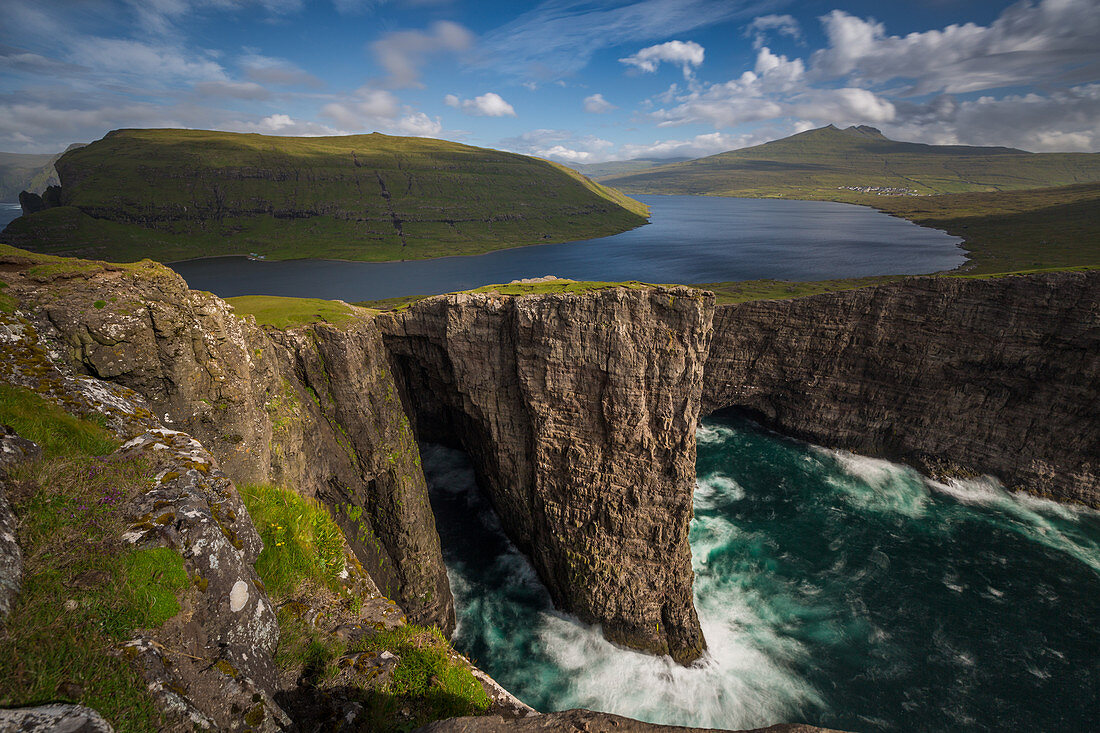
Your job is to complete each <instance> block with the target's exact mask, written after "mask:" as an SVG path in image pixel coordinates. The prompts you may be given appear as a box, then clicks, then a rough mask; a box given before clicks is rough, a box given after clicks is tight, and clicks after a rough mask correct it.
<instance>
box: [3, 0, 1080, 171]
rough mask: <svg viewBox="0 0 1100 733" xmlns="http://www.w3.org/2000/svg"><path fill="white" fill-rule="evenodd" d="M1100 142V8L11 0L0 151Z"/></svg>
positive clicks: (641, 149) (494, 0)
mask: <svg viewBox="0 0 1100 733" xmlns="http://www.w3.org/2000/svg"><path fill="white" fill-rule="evenodd" d="M830 123H831V124H836V125H838V126H847V125H852V124H867V125H872V126H874V127H878V128H879V129H881V130H882V131H883V132H884V133H885V134H886V135H887V136H888V137H891V138H894V139H898V140H911V141H917V142H927V143H936V144H967V145H1005V146H1012V147H1019V148H1023V149H1025V150H1031V151H1037V152H1046V151H1098V150H1100V0H1033V1H1029V0H1024V1H1023V2H1017V3H1007V2H989V1H984V0H921V1H919V2H916V1H914V2H909V1H904V0H894V1H890V0H887V1H886V2H883V1H882V0H874V1H871V0H802V1H798V2H795V1H791V0H635V1H633V2H631V1H628V0H543V1H542V2H521V1H518V0H517V1H506V0H503V1H502V0H317V1H313V0H37V1H35V2H27V1H26V0H0V150H3V151H7V152H22V153H52V152H57V151H60V150H63V149H64V148H65V147H66V146H68V145H69V144H70V143H74V142H91V141H92V140H96V139H98V138H100V137H102V136H103V135H104V134H105V133H107V132H108V131H110V130H112V129H117V128H123V127H187V128H199V129H218V130H233V131H240V132H258V133H264V134H272V135H340V134H350V133H365V132H374V131H378V132H383V133H387V134H395V135H418V136H429V137H437V138H443V139H447V140H454V141H458V142H463V143H468V144H471V145H478V146H483V147H491V148H498V149H505V150H511V151H515V152H519V153H525V154H529V155H537V156H540V157H545V158H551V159H554V160H558V161H561V162H564V163H599V162H604V161H608V160H626V159H632V158H662V159H664V158H673V157H680V158H683V157H699V156H702V155H710V154H713V153H718V152H722V151H725V150H732V149H736V148H741V147H746V146H749V145H755V144H759V143H762V142H766V141H768V140H773V139H776V138H779V137H784V136H786V135H790V134H793V133H795V132H801V131H803V130H807V129H811V128H814V127H820V126H823V125H826V124H830Z"/></svg>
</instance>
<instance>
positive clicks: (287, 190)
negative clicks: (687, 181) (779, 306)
mask: <svg viewBox="0 0 1100 733" xmlns="http://www.w3.org/2000/svg"><path fill="white" fill-rule="evenodd" d="M57 167H58V171H59V172H60V173H61V179H62V182H63V191H64V192H63V196H62V201H63V203H64V204H65V206H61V207H57V208H52V209H47V210H45V211H42V212H40V213H37V214H34V215H32V216H27V217H20V218H19V219H17V220H15V221H14V222H13V223H12V224H11V225H10V226H9V227H8V228H7V229H6V230H5V233H4V239H5V241H6V242H8V243H9V244H13V245H16V246H19V247H24V248H27V249H33V250H36V251H42V252H50V253H53V254H65V255H77V256H82V257H94V258H104V259H111V260H116V261H128V260H135V259H139V258H142V257H153V258H155V259H158V260H161V261H168V260H176V259H186V258H191V257H206V256H213V255H220V254H248V253H250V252H255V253H258V254H263V255H265V256H266V257H267V258H269V259H292V258H299V257H315V258H322V257H323V258H331V259H349V260H363V261H389V260H401V259H422V258H429V257H440V256H446V255H455V254H478V253H483V252H488V251H492V250H495V249H501V248H505V247H515V246H521V245H526V244H538V243H546V242H564V241H570V240H575V239H587V238H591V237H596V236H604V235H608V234H613V233H617V232H621V231H624V230H626V229H630V228H633V227H636V226H639V225H641V224H643V223H645V221H646V216H647V210H646V207H645V206H644V205H643V204H640V203H639V202H637V201H634V200H632V199H629V198H628V197H626V196H624V195H623V194H621V193H620V192H618V191H614V190H612V189H609V188H608V187H606V186H604V185H602V184H598V183H595V182H593V181H591V180H589V179H587V178H585V177H583V176H581V175H580V174H578V173H576V172H575V171H572V170H569V169H566V168H564V167H563V166H559V165H557V164H555V163H551V162H549V161H544V160H539V159H537V158H529V157H526V156H521V155H516V154H513V153H504V152H501V151H496V150H488V149H484V148H475V147H471V146H468V145H461V144H458V143H451V142H446V141H441V140H430V139H425V138H402V137H391V136H386V135H380V134H372V135H350V136H342V137H330V138H294V137H270V136H262V135H244V134H238V133H223V132H207V131H201V130H120V131H116V132H113V133H111V134H109V135H107V136H106V137H105V138H104V139H103V140H100V141H97V142H95V143H92V144H91V145H88V146H86V147H84V148H80V149H78V150H73V151H70V152H68V153H66V154H65V155H64V156H63V157H62V158H61V159H60V160H59V161H58V163H57Z"/></svg>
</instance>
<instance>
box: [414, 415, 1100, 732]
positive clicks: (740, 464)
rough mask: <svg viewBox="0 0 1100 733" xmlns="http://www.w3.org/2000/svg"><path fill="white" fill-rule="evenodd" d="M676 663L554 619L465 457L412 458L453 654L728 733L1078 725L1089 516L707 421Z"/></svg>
mask: <svg viewBox="0 0 1100 733" xmlns="http://www.w3.org/2000/svg"><path fill="white" fill-rule="evenodd" d="M697 441H698V464H697V469H698V479H697V482H696V486H695V494H694V519H693V521H692V523H691V529H690V541H691V554H692V566H693V569H694V572H695V584H694V588H695V604H696V608H697V609H698V612H699V617H700V621H701V624H702V627H703V631H704V634H705V635H706V639H707V642H708V645H709V646H708V652H707V654H706V656H705V657H704V658H703V659H702V660H700V661H699V662H698V663H696V664H694V665H692V666H691V667H681V666H678V665H677V664H675V663H673V662H672V661H671V660H670V659H669V658H667V657H665V658H660V657H653V656H649V655H645V654H640V653H637V652H634V651H630V650H627V649H623V648H620V647H617V646H615V645H614V644H611V643H609V642H608V641H606V640H605V639H603V637H602V636H601V634H600V632H599V629H598V628H596V627H593V626H589V625H586V624H583V623H581V622H579V621H578V620H577V619H576V618H573V617H571V616H569V615H568V614H564V613H562V612H560V611H558V610H555V609H554V607H553V605H552V604H551V602H550V599H549V596H548V594H547V592H546V590H545V588H544V587H543V586H542V584H541V583H540V582H539V579H538V577H537V575H536V574H535V572H534V570H533V569H532V567H531V565H530V563H529V562H528V561H527V559H526V558H525V557H524V556H523V555H521V554H520V553H519V552H518V551H517V550H516V548H515V547H514V546H513V545H512V544H511V543H510V542H509V541H508V539H507V538H506V537H505V536H504V535H503V533H502V532H501V529H500V525H499V522H498V521H497V518H496V516H495V515H494V514H493V511H492V509H491V508H490V506H489V504H488V502H487V501H486V499H485V497H484V496H483V495H482V493H481V492H480V490H479V489H478V487H477V485H476V480H475V478H474V475H473V471H472V469H471V467H470V464H469V461H468V459H467V457H466V456H465V454H463V453H461V452H459V451H455V450H451V449H448V448H443V447H440V446H425V447H424V449H423V456H424V466H425V471H426V473H427V476H428V481H429V484H430V487H431V496H432V505H433V508H434V509H435V515H436V521H437V523H438V527H439V531H440V536H441V538H442V542H443V551H444V557H445V560H446V564H447V570H448V575H449V577H450V581H451V587H452V590H453V592H454V595H455V602H456V605H457V609H458V628H457V631H456V632H455V636H454V642H455V645H456V647H457V648H458V649H459V650H460V651H462V652H463V653H464V654H466V655H467V656H469V657H471V658H472V659H474V660H476V661H477V662H478V663H479V664H481V665H482V666H483V667H484V669H485V670H486V671H487V672H488V673H489V674H490V675H492V676H493V677H494V678H496V679H497V680H498V681H499V682H500V683H501V684H503V685H504V686H505V687H506V688H507V689H509V690H510V691H512V692H513V693H515V694H516V695H517V696H518V697H520V699H522V700H524V701H525V702H527V703H528V704H530V705H532V706H534V707H536V708H538V709H540V710H563V709H569V708H574V707H585V708H591V709H595V710H602V711H606V712H612V713H617V714H621V715H626V716H630V717H634V718H640V719H642V720H646V721H650V722H655V723H666V724H679V725H692V726H702V727H718V728H729V729H735V730H736V729H744V728H755V727H762V726H766V725H772V724H775V723H781V722H804V723H809V724H813V725H819V726H825V727H830V728H837V729H842V730H849V731H948V730H950V731H1004V730H1014V731H1089V730H1096V723H1097V713H1098V711H1100V705H1098V697H1097V696H1098V690H1100V630H1098V627H1097V619H1098V618H1100V513H1097V512H1095V511H1092V510H1089V509H1086V508H1083V507H1072V506H1067V505H1063V504H1058V503H1055V502H1051V501H1047V500H1044V499H1038V498H1033V497H1030V496H1026V495H1021V494H1011V493H1008V492H1006V491H1005V490H1004V489H1003V487H1001V486H1000V485H999V484H998V483H997V482H996V481H995V480H993V479H992V478H979V479H973V480H958V481H950V482H938V481H933V480H931V479H929V478H928V477H925V476H922V475H921V474H920V473H918V472H917V471H915V470H914V469H912V468H909V467H906V466H903V465H899V464H896V463H891V462H888V461H884V460H878V459H874V458H866V457H861V456H858V455H854V454H851V453H846V452H842V451H835V450H828V449H825V448H821V447H818V446H814V445H810V444H807V443H802V442H799V441H795V440H791V439H788V438H785V437H783V436H780V435H778V434H775V433H772V432H770V431H768V430H766V429H764V428H762V427H760V426H759V425H757V424H755V423H752V422H750V421H748V420H746V419H744V418H741V417H738V416H735V415H724V416H719V417H711V418H708V419H706V420H704V421H703V422H702V424H701V426H700V428H699V430H698V433H697Z"/></svg>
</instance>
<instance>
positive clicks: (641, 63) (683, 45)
mask: <svg viewBox="0 0 1100 733" xmlns="http://www.w3.org/2000/svg"><path fill="white" fill-rule="evenodd" d="M704 53H705V52H704V49H703V47H702V46H700V45H699V44H698V43H696V42H695V41H668V42H667V43H659V44H657V45H656V46H648V47H647V48H643V49H642V50H641V51H638V52H637V53H635V54H633V55H631V56H627V57H626V58H621V59H619V62H620V63H623V64H626V65H627V66H633V67H636V68H638V69H641V70H642V71H648V72H654V71H656V70H657V67H658V66H660V65H661V62H662V61H664V62H667V63H670V64H676V65H678V66H679V67H680V68H681V69H682V70H683V72H684V76H685V77H689V76H691V70H692V68H694V67H696V66H699V65H700V64H701V63H703V56H704Z"/></svg>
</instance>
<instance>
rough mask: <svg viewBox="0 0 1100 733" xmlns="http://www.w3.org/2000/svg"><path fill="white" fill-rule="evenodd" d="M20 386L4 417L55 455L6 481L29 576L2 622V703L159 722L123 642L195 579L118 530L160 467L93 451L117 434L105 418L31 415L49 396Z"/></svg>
mask: <svg viewBox="0 0 1100 733" xmlns="http://www.w3.org/2000/svg"><path fill="white" fill-rule="evenodd" d="M12 389H13V388H11V387H9V386H7V385H0V395H2V400H0V404H2V405H3V409H4V413H5V417H4V419H5V421H7V420H8V418H10V417H14V418H16V419H17V420H18V421H21V422H22V423H23V425H24V427H28V428H29V430H28V433H26V434H25V435H26V437H32V435H35V436H37V437H38V438H39V439H42V440H43V441H44V442H45V443H46V445H47V446H49V449H48V453H47V455H49V456H51V457H49V458H47V459H45V460H43V461H39V462H37V463H32V464H23V465H20V466H17V467H15V468H14V469H12V471H11V480H10V481H9V485H8V488H9V491H10V496H9V499H10V501H11V503H12V507H13V509H14V511H15V514H16V516H18V517H19V521H20V526H19V543H20V546H21V548H22V550H23V557H24V578H23V587H22V590H21V592H20V594H19V596H18V598H17V602H16V605H15V608H14V609H13V611H12V613H11V614H10V615H9V616H8V618H7V619H5V620H4V621H3V622H2V624H0V707H9V706H22V705H39V704H44V703H47V702H73V703H80V704H83V705H87V706H89V707H92V708H94V709H96V710H97V711H99V712H100V713H101V714H102V715H103V716H104V717H105V718H107V720H108V721H110V722H111V723H112V725H113V726H114V727H115V730H118V731H148V730H155V729H158V728H160V727H161V724H162V721H161V719H160V716H159V713H158V712H157V710H156V707H155V705H154V702H153V700H152V698H151V697H150V695H149V693H148V691H147V690H146V688H145V684H144V681H143V680H142V678H141V675H140V674H139V673H138V672H137V670H135V669H134V668H133V667H131V665H130V663H129V662H128V661H127V659H126V657H125V656H124V655H121V654H119V653H118V651H119V645H120V643H121V642H124V641H126V640H127V639H129V638H130V637H131V635H132V633H133V631H134V630H136V629H139V628H148V627H155V626H159V625H160V624H162V623H164V622H165V621H166V620H168V619H169V618H171V617H173V616H175V615H176V614H177V613H178V612H179V608H180V607H179V601H178V594H179V593H180V592H181V591H182V590H183V589H185V588H186V587H187V585H188V578H187V574H186V572H185V571H184V568H183V558H182V557H181V556H180V555H179V553H177V552H175V551H174V550H170V549H167V548H155V549H146V550H132V549H129V548H128V547H127V546H124V545H123V543H122V541H121V540H120V539H119V537H120V536H121V534H122V531H123V529H124V528H125V526H126V517H125V512H124V509H123V507H124V506H125V504H126V503H127V502H128V501H129V500H130V499H131V498H133V497H134V496H136V495H138V494H140V493H143V492H144V491H146V490H148V488H149V487H150V486H151V485H152V481H153V473H154V472H153V469H152V467H151V466H150V465H149V464H148V463H147V462H146V461H144V460H141V459H134V460H126V461H122V460H114V459H111V458H99V457H95V454H96V453H99V452H101V451H102V450H103V449H104V448H106V447H108V445H109V443H108V442H107V441H104V440H103V439H102V436H101V435H99V434H98V426H94V425H92V424H90V423H87V422H86V421H79V420H77V419H76V418H73V417H72V416H65V415H63V414H59V413H58V412H57V411H56V410H55V409H46V410H41V415H39V416H38V417H37V418H36V419H35V420H34V421H33V422H30V423H27V422H25V420H24V419H25V417H26V416H25V408H26V407H28V406H37V407H39V408H41V407H42V405H41V404H39V403H38V402H36V401H35V400H37V398H35V399H27V395H26V394H20V393H19V392H25V390H16V393H15V396H14V398H13V396H12V395H13V393H12V391H11V390H12ZM31 397H34V396H33V395H31ZM14 421H15V420H13V422H14ZM51 423H52V424H51Z"/></svg>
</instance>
